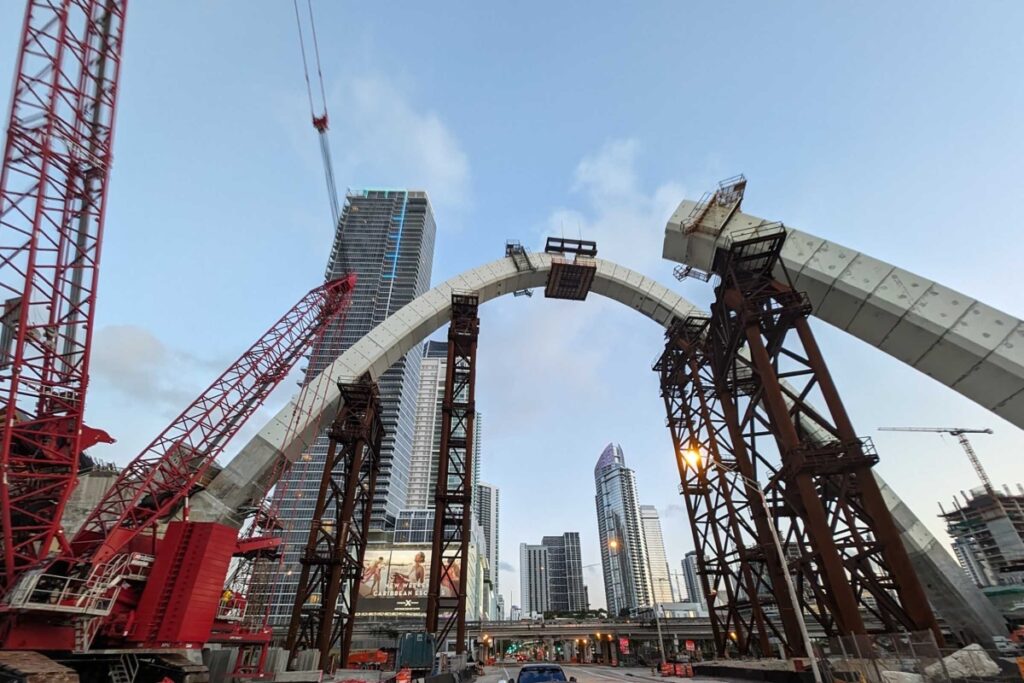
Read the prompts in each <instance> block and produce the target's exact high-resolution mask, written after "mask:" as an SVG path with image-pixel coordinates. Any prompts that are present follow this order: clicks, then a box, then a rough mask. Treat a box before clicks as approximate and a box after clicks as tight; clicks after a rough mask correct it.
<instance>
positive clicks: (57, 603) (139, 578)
mask: <svg viewBox="0 0 1024 683" xmlns="http://www.w3.org/2000/svg"><path fill="white" fill-rule="evenodd" d="M354 288H355V276H354V275H347V276H345V277H342V278H339V279H337V280H332V281H330V282H326V283H324V284H323V285H320V286H319V287H316V288H314V289H312V290H311V291H310V292H309V293H308V294H306V295H305V296H304V297H303V298H302V299H301V300H300V301H299V302H298V303H297V304H296V305H295V306H294V307H292V308H291V309H290V310H289V311H288V312H287V313H286V314H285V315H284V316H282V317H281V319H280V320H278V321H277V322H276V323H275V324H274V325H273V326H271V328H270V329H269V330H268V331H267V332H266V333H265V334H264V335H263V336H261V337H260V338H259V339H258V340H257V341H256V343H255V344H253V345H252V346H251V347H250V348H249V349H248V350H247V351H246V352H245V353H243V354H242V355H241V356H240V357H239V358H238V360H236V361H235V362H234V363H233V364H232V365H231V367H229V368H228V369H227V370H226V371H225V372H224V373H223V374H222V375H221V376H220V377H218V378H217V379H216V380H214V381H213V383H212V384H211V385H210V386H209V388H207V389H206V391H204V392H203V393H202V394H201V395H200V396H199V397H198V398H197V399H196V400H195V401H194V402H193V403H192V404H191V405H190V406H189V407H188V408H186V409H185V410H184V411H183V412H182V413H181V415H179V416H178V417H177V418H176V419H175V420H174V421H173V422H172V423H171V424H170V425H169V426H168V427H167V428H166V429H164V431H163V432H161V433H160V435H159V436H157V437H156V439H154V440H153V442H152V443H151V444H150V445H149V446H147V447H146V448H145V449H144V450H143V451H142V453H140V454H139V455H138V456H137V457H136V458H135V459H134V460H133V461H132V462H131V463H129V464H128V466H126V467H125V468H124V470H123V471H122V472H121V474H120V476H119V477H118V479H117V481H116V482H115V483H114V485H113V486H112V487H111V488H110V490H109V491H108V492H107V494H106V495H105V496H104V498H103V500H102V501H101V502H100V504H99V505H97V507H96V508H95V509H94V510H93V512H92V514H91V515H90V516H89V518H88V519H87V520H86V522H85V524H84V526H83V527H82V529H81V530H80V531H79V532H78V534H77V535H76V536H75V538H74V540H73V541H71V543H69V544H67V546H68V550H67V551H66V552H65V553H63V554H61V555H59V556H58V557H57V559H56V560H55V561H53V562H51V563H50V565H49V566H48V567H46V568H45V569H39V570H33V571H27V572H25V573H23V575H22V577H21V579H20V580H19V581H18V582H17V583H16V584H15V585H14V586H13V588H12V589H11V590H10V591H9V593H8V596H7V597H6V607H7V608H8V610H9V611H8V614H7V618H6V620H5V621H4V622H3V628H2V629H0V647H2V648H4V649H33V650H62V649H76V650H79V651H82V650H88V649H89V647H90V646H91V643H92V639H93V638H94V637H97V636H101V637H103V638H105V642H106V643H107V644H108V645H110V646H115V647H116V646H121V645H123V641H124V639H125V638H127V640H128V641H129V642H133V643H141V644H142V646H147V645H148V644H150V643H153V645H152V646H153V647H168V646H176V647H184V646H191V645H192V644H194V643H196V642H205V641H206V639H207V638H208V636H209V631H210V627H211V625H212V621H213V618H214V612H213V611H210V609H213V610H214V611H215V608H216V604H217V601H218V598H219V596H220V594H219V591H217V592H215V593H214V595H213V604H212V607H211V605H210V604H209V601H207V602H203V601H202V596H200V597H199V598H196V596H195V595H192V594H190V593H188V592H182V590H183V589H182V587H181V586H179V585H175V584H172V583H171V581H170V579H169V578H166V577H165V578H164V580H154V581H149V580H148V579H149V569H148V567H151V566H152V567H154V568H157V567H160V566H161V563H163V564H164V566H167V565H168V563H170V566H173V567H174V572H173V574H174V575H177V574H178V569H179V568H182V567H185V569H183V571H186V570H188V569H189V568H191V569H192V570H193V571H198V572H200V573H201V578H202V580H203V581H204V582H205V583H204V584H203V585H204V587H206V588H208V587H209V585H211V584H213V585H217V586H219V585H222V584H223V581H224V578H225V575H226V572H227V569H228V566H227V561H228V560H229V559H230V557H231V556H232V554H234V553H235V552H240V551H239V550H238V548H236V547H235V545H234V544H233V543H232V542H235V543H237V541H236V537H237V533H236V532H235V531H234V530H233V529H231V528H229V527H226V526H224V525H219V524H212V523H209V522H205V523H195V524H192V523H190V522H188V521H185V522H177V523H176V524H178V525H179V531H180V530H181V525H182V524H184V526H185V527H190V525H191V528H193V529H197V528H200V527H205V528H206V529H209V527H211V525H212V526H214V527H217V528H218V529H217V530H215V531H213V532H211V533H214V534H216V537H217V538H220V539H222V540H225V539H226V540H227V546H226V547H225V546H224V545H223V544H220V545H219V546H218V547H216V548H212V549H211V548H210V547H207V546H203V547H199V548H198V549H197V548H194V547H191V548H190V547H189V546H187V544H185V542H184V541H183V542H182V543H181V544H179V545H177V546H175V547H173V548H172V549H171V550H168V551H165V550H164V546H163V544H164V542H165V541H164V540H160V539H158V535H157V533H156V531H157V528H156V526H157V524H158V523H160V522H163V521H167V520H168V519H169V518H170V517H172V516H173V515H174V513H175V512H177V510H178V509H180V505H181V503H182V502H183V500H184V499H185V497H186V496H188V495H189V494H190V493H191V492H193V491H194V490H196V489H197V488H198V487H199V484H200V481H201V478H202V476H203V474H204V473H205V472H206V470H207V469H208V468H209V467H210V465H211V464H212V463H213V462H214V460H215V459H216V458H217V456H218V455H219V454H220V453H221V452H222V451H223V449H224V447H225V446H226V445H227V443H228V442H229V441H230V440H231V438H232V437H233V436H234V435H235V434H237V433H238V430H239V429H241V427H242V426H243V425H244V424H245V421H246V419H247V418H249V417H250V416H251V415H252V414H253V413H254V412H255V411H256V410H257V409H258V408H259V407H260V406H261V405H262V404H263V402H264V400H265V399H266V398H267V396H268V395H269V394H270V392H271V391H273V389H274V388H275V387H277V385H278V384H280V382H281V381H282V380H283V379H284V378H285V377H286V376H287V375H288V373H289V372H290V371H291V370H292V368H293V367H294V365H295V363H296V362H297V361H298V359H299V358H301V357H302V355H303V353H304V352H305V351H306V350H307V349H308V348H309V346H310V345H311V343H312V342H313V341H314V340H315V339H317V338H319V336H320V335H321V333H322V332H323V331H324V330H325V329H326V328H327V327H328V326H329V325H331V323H333V322H335V321H338V320H339V319H340V318H341V317H342V316H343V315H344V313H345V312H346V311H347V309H348V306H349V303H350V301H351V294H352V291H353V289H354ZM146 532H152V535H149V534H147V535H146V536H143V534H144V533H146ZM189 533H190V531H189V529H185V530H184V532H183V534H184V536H187V535H188V534H189ZM168 535H171V534H170V531H168ZM182 537H183V536H182V534H178V535H177V536H175V540H176V541H177V540H179V539H180V538H182ZM243 545H244V544H243ZM244 550H245V548H243V550H242V551H244ZM208 552H212V553H213V555H212V556H211V557H212V558H213V560H219V561H222V562H223V563H224V564H223V566H222V567H221V568H220V569H215V568H212V569H211V568H210V567H208V566H204V563H205V559H206V556H205V555H204V553H208ZM176 555H178V556H177V557H176ZM186 565H187V567H186ZM154 571H155V569H154ZM217 572H221V573H220V574H219V575H218V574H217ZM193 576H195V575H193ZM154 596H157V597H154ZM142 605H148V606H149V607H150V608H151V609H150V610H149V612H148V613H147V615H148V616H147V618H148V621H147V622H146V624H148V630H146V631H144V632H141V633H138V632H132V631H130V629H129V625H132V624H136V625H137V623H138V621H137V620H136V618H135V612H136V611H137V610H138V609H141V607H140V606H142ZM154 605H155V606H156V607H154ZM169 605H174V606H178V607H179V608H181V609H182V611H181V612H180V614H181V615H182V616H181V619H183V620H185V621H184V622H174V623H171V622H170V621H168V622H167V623H165V621H164V618H165V613H164V611H162V610H166V609H168V607H169ZM193 605H195V607H196V612H197V613H200V612H202V613H204V614H207V615H208V617H209V620H210V623H209V624H207V625H205V627H200V628H199V629H198V630H197V629H196V628H195V619H194V618H193V615H191V614H189V611H190V609H191V608H192V606H193ZM186 607H188V609H185V608H186ZM204 609H205V611H204ZM167 619H168V620H171V618H170V617H167ZM168 624H169V626H170V627H175V626H178V625H181V626H182V628H181V629H180V630H177V631H175V630H174V628H171V630H172V631H174V632H175V634H177V633H178V632H187V633H188V634H191V635H190V636H189V639H188V641H187V642H179V641H176V640H175V639H174V637H173V636H171V637H169V639H170V645H169V644H168V643H167V642H165V641H160V642H159V644H156V641H157V640H159V638H160V636H159V635H153V634H159V633H160V632H161V631H160V628H161V627H162V626H165V625H168ZM196 633H199V634H200V636H199V637H197V636H196V635H195V634H196ZM83 634H86V635H85V636H84V637H83ZM136 647H138V645H136Z"/></svg>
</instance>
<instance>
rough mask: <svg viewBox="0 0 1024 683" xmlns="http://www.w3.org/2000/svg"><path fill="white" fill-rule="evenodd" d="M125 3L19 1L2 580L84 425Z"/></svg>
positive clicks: (16, 564) (2, 430)
mask: <svg viewBox="0 0 1024 683" xmlns="http://www.w3.org/2000/svg"><path fill="white" fill-rule="evenodd" d="M127 4H128V3H127V0H29V2H28V7H27V9H26V12H25V20H24V24H23V26H22V31H21V41H20V49H19V53H18V58H17V67H16V72H15V80H14V92H13V98H12V101H11V111H10V117H9V119H8V126H7V137H6V141H5V143H4V152H3V167H2V170H0V297H2V305H3V309H2V314H0V402H2V404H0V411H2V414H3V422H2V424H0V476H2V486H0V545H2V548H3V550H2V552H3V559H2V564H0V590H3V589H6V588H9V587H10V586H11V585H12V584H13V583H14V581H15V580H16V579H17V577H18V576H19V575H20V574H21V572H23V571H24V570H25V569H26V568H27V567H30V566H32V565H34V564H36V563H38V562H39V561H40V560H41V559H42V558H44V557H45V556H46V555H47V553H48V552H49V551H50V549H51V546H52V545H53V542H54V540H57V542H59V543H60V544H61V546H62V547H63V548H64V549H65V550H67V544H66V542H65V541H64V539H63V538H62V536H61V534H60V533H59V530H60V519H61V514H62V513H63V511H64V506H65V504H66V503H67V500H68V497H69V495H70V493H71V491H72V489H73V488H74V484H75V481H76V477H77V474H78V462H79V456H80V454H81V452H82V450H83V449H84V448H87V447H88V446H90V445H92V444H93V443H95V442H96V441H97V440H103V438H104V437H105V438H106V439H107V440H109V437H106V435H105V434H104V433H102V432H98V431H96V430H90V429H88V428H86V427H85V426H84V425H83V423H82V415H83V411H84V408H85V397H86V388H87V384H88V377H89V355H90V354H89V351H90V348H89V347H90V342H91V338H92V329H93V318H94V313H95V303H96V285H97V279H98V276H99V263H100V245H101V242H102V238H103V219H104V214H105V212H106V200H107V185H108V182H109V179H110V163H111V149H112V146H113V133H114V118H115V110H116V104H117V91H118V87H117V84H118V78H119V76H120V72H121V48H122V36H123V30H124V19H125V10H126V7H127Z"/></svg>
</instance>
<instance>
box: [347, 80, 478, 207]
mask: <svg viewBox="0 0 1024 683" xmlns="http://www.w3.org/2000/svg"><path fill="white" fill-rule="evenodd" d="M332 95H333V96H332V97H331V100H332V102H331V111H332V112H334V116H333V117H332V118H333V119H334V121H333V122H332V130H337V131H338V133H339V134H336V136H335V138H334V139H335V140H336V141H340V142H335V145H334V149H335V158H336V159H338V160H339V162H338V173H337V175H338V178H339V181H340V182H341V183H342V184H344V183H346V182H349V183H354V184H355V185H356V186H358V187H366V186H370V187H373V186H379V187H401V188H410V189H424V190H426V191H427V192H428V193H429V194H430V198H431V202H432V203H433V204H434V206H435V208H439V209H442V210H444V209H451V210H458V209H461V208H464V207H465V206H466V205H467V204H468V203H469V195H470V192H469V183H470V168H469V159H468V158H467V156H466V153H465V152H464V151H463V149H462V147H461V145H460V144H459V141H458V140H457V139H456V137H455V135H454V134H453V133H452V132H451V130H449V128H448V127H447V126H446V125H445V123H444V122H443V121H442V120H441V118H440V117H439V116H438V114H437V113H436V112H433V111H421V110H418V109H416V108H415V107H414V106H413V104H412V103H410V102H409V100H408V99H407V98H406V96H405V95H404V94H403V93H402V92H400V91H399V90H398V89H397V88H396V87H395V86H394V85H393V84H392V83H391V82H390V81H388V80H386V79H384V78H381V77H372V76H366V77H359V78H354V79H352V80H350V81H347V82H345V83H343V84H342V85H341V86H340V87H339V88H337V89H335V91H334V93H332ZM443 224H445V221H439V225H443Z"/></svg>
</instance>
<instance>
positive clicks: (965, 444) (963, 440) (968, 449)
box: [878, 427, 995, 498]
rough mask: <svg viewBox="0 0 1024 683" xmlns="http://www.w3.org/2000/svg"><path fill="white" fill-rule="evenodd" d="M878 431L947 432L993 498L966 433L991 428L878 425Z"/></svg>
mask: <svg viewBox="0 0 1024 683" xmlns="http://www.w3.org/2000/svg"><path fill="white" fill-rule="evenodd" d="M878 431H880V432H932V433H935V434H949V435H950V436H955V437H956V438H957V440H958V441H959V442H960V446H961V447H962V448H963V449H964V452H965V453H967V459H968V460H970V461H971V465H972V466H973V467H974V471H975V473H976V474H977V475H978V479H980V480H981V483H982V485H983V486H984V487H985V492H986V493H988V494H989V495H990V496H992V497H993V498H994V497H995V488H993V486H992V480H991V479H989V478H988V473H987V472H986V471H985V468H984V467H982V466H981V460H979V459H978V454H977V453H975V452H974V447H973V446H971V442H970V441H969V440H968V439H967V435H968V434H991V433H992V430H991V429H967V428H964V427H879V428H878Z"/></svg>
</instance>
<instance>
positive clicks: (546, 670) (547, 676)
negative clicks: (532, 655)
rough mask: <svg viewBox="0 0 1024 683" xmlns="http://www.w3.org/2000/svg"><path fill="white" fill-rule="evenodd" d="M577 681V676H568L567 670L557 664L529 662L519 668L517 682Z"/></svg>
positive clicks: (562, 682) (569, 682)
mask: <svg viewBox="0 0 1024 683" xmlns="http://www.w3.org/2000/svg"><path fill="white" fill-rule="evenodd" d="M566 681H568V683H576V678H575V677H572V678H567V677H566V675H565V671H564V670H562V667H560V666H558V665H557V664H550V663H543V662H542V663H540V664H527V665H526V666H524V667H523V668H521V669H519V676H518V677H517V678H516V681H515V683H566Z"/></svg>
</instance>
